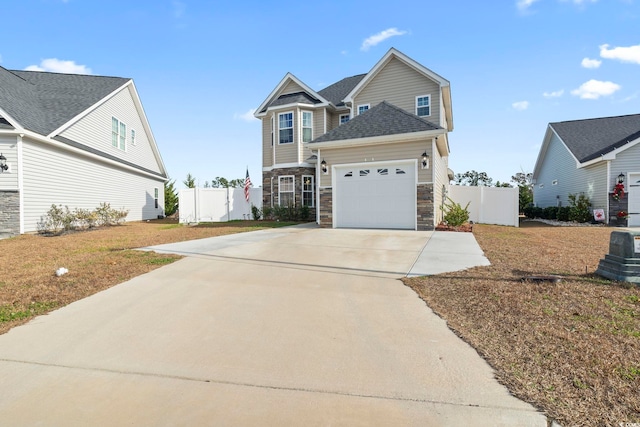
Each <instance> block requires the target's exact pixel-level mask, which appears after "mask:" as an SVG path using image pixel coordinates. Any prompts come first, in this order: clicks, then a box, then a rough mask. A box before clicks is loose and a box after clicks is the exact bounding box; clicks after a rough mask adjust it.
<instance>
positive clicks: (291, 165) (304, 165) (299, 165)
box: [262, 163, 315, 172]
mask: <svg viewBox="0 0 640 427" xmlns="http://www.w3.org/2000/svg"><path fill="white" fill-rule="evenodd" d="M312 167H315V165H314V164H313V163H280V164H277V165H273V166H263V167H262V172H271V171H272V170H276V169H286V168H312Z"/></svg>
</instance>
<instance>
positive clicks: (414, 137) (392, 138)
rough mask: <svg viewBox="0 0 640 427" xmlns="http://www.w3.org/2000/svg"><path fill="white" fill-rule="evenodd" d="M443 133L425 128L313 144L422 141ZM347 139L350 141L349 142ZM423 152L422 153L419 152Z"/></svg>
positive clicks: (335, 145)
mask: <svg viewBox="0 0 640 427" xmlns="http://www.w3.org/2000/svg"><path fill="white" fill-rule="evenodd" d="M441 135H443V130H442V129H435V130H425V131H422V132H409V133H399V134H396V135H381V136H371V137H367V138H356V139H349V140H344V139H343V140H339V141H325V142H314V143H313V144H311V145H312V148H313V149H316V148H351V147H360V146H365V145H382V144H389V143H397V142H410V141H420V140H424V139H429V138H433V137H435V136H438V137H439V136H441ZM346 141H349V142H348V143H347V142H346ZM418 154H421V153H418Z"/></svg>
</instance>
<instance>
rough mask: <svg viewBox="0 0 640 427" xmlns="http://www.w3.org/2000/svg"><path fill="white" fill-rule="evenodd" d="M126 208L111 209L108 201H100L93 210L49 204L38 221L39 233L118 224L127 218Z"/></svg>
mask: <svg viewBox="0 0 640 427" xmlns="http://www.w3.org/2000/svg"><path fill="white" fill-rule="evenodd" d="M128 214H129V211H128V210H126V209H120V210H118V209H112V208H111V206H110V205H109V204H108V203H101V204H100V206H98V207H97V208H96V209H95V210H93V211H89V210H88V209H81V208H76V209H74V210H73V211H71V210H70V209H69V207H68V206H65V207H64V209H63V208H62V205H57V206H56V205H55V204H54V205H51V208H50V209H49V210H48V211H47V213H46V214H44V215H42V216H41V217H40V222H38V224H37V227H38V232H39V233H58V232H60V231H69V230H78V229H87V228H93V227H95V226H97V225H119V224H122V223H123V222H124V220H125V219H126V218H127V215H128Z"/></svg>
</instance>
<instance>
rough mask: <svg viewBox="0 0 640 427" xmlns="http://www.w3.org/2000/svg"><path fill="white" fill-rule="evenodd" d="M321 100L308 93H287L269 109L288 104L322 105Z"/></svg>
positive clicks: (270, 105)
mask: <svg viewBox="0 0 640 427" xmlns="http://www.w3.org/2000/svg"><path fill="white" fill-rule="evenodd" d="M320 102H321V101H320V100H319V99H315V98H314V97H312V96H311V95H309V94H308V93H306V92H296V93H287V94H285V95H280V96H279V97H278V99H276V100H275V101H273V102H272V103H271V104H269V105H268V107H275V106H278V105H287V104H296V103H297V104H320Z"/></svg>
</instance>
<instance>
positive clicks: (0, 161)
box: [0, 153, 9, 173]
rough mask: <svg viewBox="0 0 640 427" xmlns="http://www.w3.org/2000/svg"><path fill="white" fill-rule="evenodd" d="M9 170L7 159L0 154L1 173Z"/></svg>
mask: <svg viewBox="0 0 640 427" xmlns="http://www.w3.org/2000/svg"><path fill="white" fill-rule="evenodd" d="M7 169H9V166H7V158H6V157H5V156H3V155H2V153H0V173H2V172H4V171H6V170H7Z"/></svg>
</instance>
